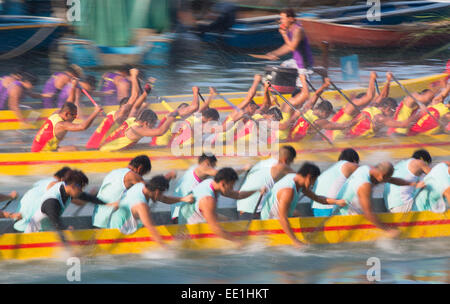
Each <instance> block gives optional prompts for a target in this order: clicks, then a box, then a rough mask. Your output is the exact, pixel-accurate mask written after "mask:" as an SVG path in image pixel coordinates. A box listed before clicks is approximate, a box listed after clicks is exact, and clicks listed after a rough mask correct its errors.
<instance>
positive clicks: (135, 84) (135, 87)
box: [128, 69, 139, 105]
mask: <svg viewBox="0 0 450 304" xmlns="http://www.w3.org/2000/svg"><path fill="white" fill-rule="evenodd" d="M138 73H139V70H138V69H131V70H130V78H131V94H130V98H129V99H128V103H129V104H131V105H132V104H134V102H135V101H136V99H137V98H138V97H139V80H138Z"/></svg>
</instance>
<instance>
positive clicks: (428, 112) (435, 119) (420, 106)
mask: <svg viewBox="0 0 450 304" xmlns="http://www.w3.org/2000/svg"><path fill="white" fill-rule="evenodd" d="M392 79H393V80H394V81H395V82H396V83H397V84H398V85H399V87H400V88H401V89H402V90H403V91H404V92H405V93H406V95H408V96H409V97H411V98H412V99H413V100H414V102H415V103H416V104H417V106H418V107H419V108H421V109H424V110H425V111H426V112H427V114H428V115H430V117H431V118H433V120H434V121H436V122H437V123H438V124H439V125H440V126H441V128H443V130H445V128H446V126H444V125H443V124H442V123H441V122H440V121H439V119H437V118H436V117H435V116H434V115H432V114H431V112H430V110H428V108H427V107H426V106H425V105H423V104H422V103H420V102H419V101H418V100H417V99H416V98H415V97H414V96H413V95H412V94H411V93H410V92H409V91H408V89H407V88H405V86H404V85H403V84H401V83H400V81H398V80H397V78H396V77H395V76H394V75H392Z"/></svg>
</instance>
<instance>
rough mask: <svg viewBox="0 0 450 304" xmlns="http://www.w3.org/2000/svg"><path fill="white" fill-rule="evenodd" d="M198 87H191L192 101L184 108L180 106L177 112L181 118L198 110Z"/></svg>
mask: <svg viewBox="0 0 450 304" xmlns="http://www.w3.org/2000/svg"><path fill="white" fill-rule="evenodd" d="M199 91H200V89H199V88H198V87H192V94H193V98H192V103H191V104H190V105H189V106H187V107H184V108H181V109H179V110H178V112H179V114H180V116H181V117H183V118H187V117H188V116H190V115H192V114H193V113H194V112H196V111H198V108H199V101H198V98H199V96H198V93H199Z"/></svg>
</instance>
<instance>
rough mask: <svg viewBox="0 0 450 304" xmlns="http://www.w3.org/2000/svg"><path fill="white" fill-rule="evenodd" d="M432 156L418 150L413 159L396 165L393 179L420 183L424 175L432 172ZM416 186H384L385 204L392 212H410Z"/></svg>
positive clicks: (425, 151)
mask: <svg viewBox="0 0 450 304" xmlns="http://www.w3.org/2000/svg"><path fill="white" fill-rule="evenodd" d="M431 161H432V160H431V155H430V153H428V151H427V150H417V151H415V152H414V153H413V155H412V157H411V158H409V159H406V160H403V161H401V162H399V163H398V164H396V165H395V167H394V175H393V177H399V178H402V179H404V180H406V181H409V182H412V183H418V182H419V180H420V176H421V175H422V174H428V173H430V171H431V168H430V165H431ZM414 192H415V187H414V186H396V185H393V184H385V185H384V194H383V197H384V203H385V204H386V208H387V209H388V210H389V211H390V212H392V213H397V212H401V213H404V212H409V211H411V209H412V207H413V203H414Z"/></svg>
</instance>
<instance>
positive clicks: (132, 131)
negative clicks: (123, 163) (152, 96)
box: [100, 109, 179, 151]
mask: <svg viewBox="0 0 450 304" xmlns="http://www.w3.org/2000/svg"><path fill="white" fill-rule="evenodd" d="M178 115H179V112H178V110H176V111H174V112H172V113H170V114H169V115H168V116H167V117H166V119H165V122H164V123H163V124H162V125H160V126H159V127H157V128H154V126H155V125H156V122H157V120H158V116H156V113H155V112H153V111H152V110H150V109H147V110H144V111H143V112H142V113H141V114H140V115H139V117H138V118H137V119H136V118H135V117H130V118H129V119H127V120H126V121H125V122H124V123H123V124H122V126H120V128H118V129H117V130H116V131H114V132H113V133H112V134H111V135H110V136H109V137H108V138H107V139H106V140H105V142H104V144H103V145H102V146H101V147H100V151H119V150H122V149H126V148H129V147H132V146H134V145H135V144H136V143H137V142H139V140H141V138H143V137H146V136H147V137H154V136H160V135H162V134H164V133H165V132H166V131H167V130H168V129H169V127H170V125H171V123H172V122H173V121H175V119H176V117H177V116H178Z"/></svg>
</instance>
